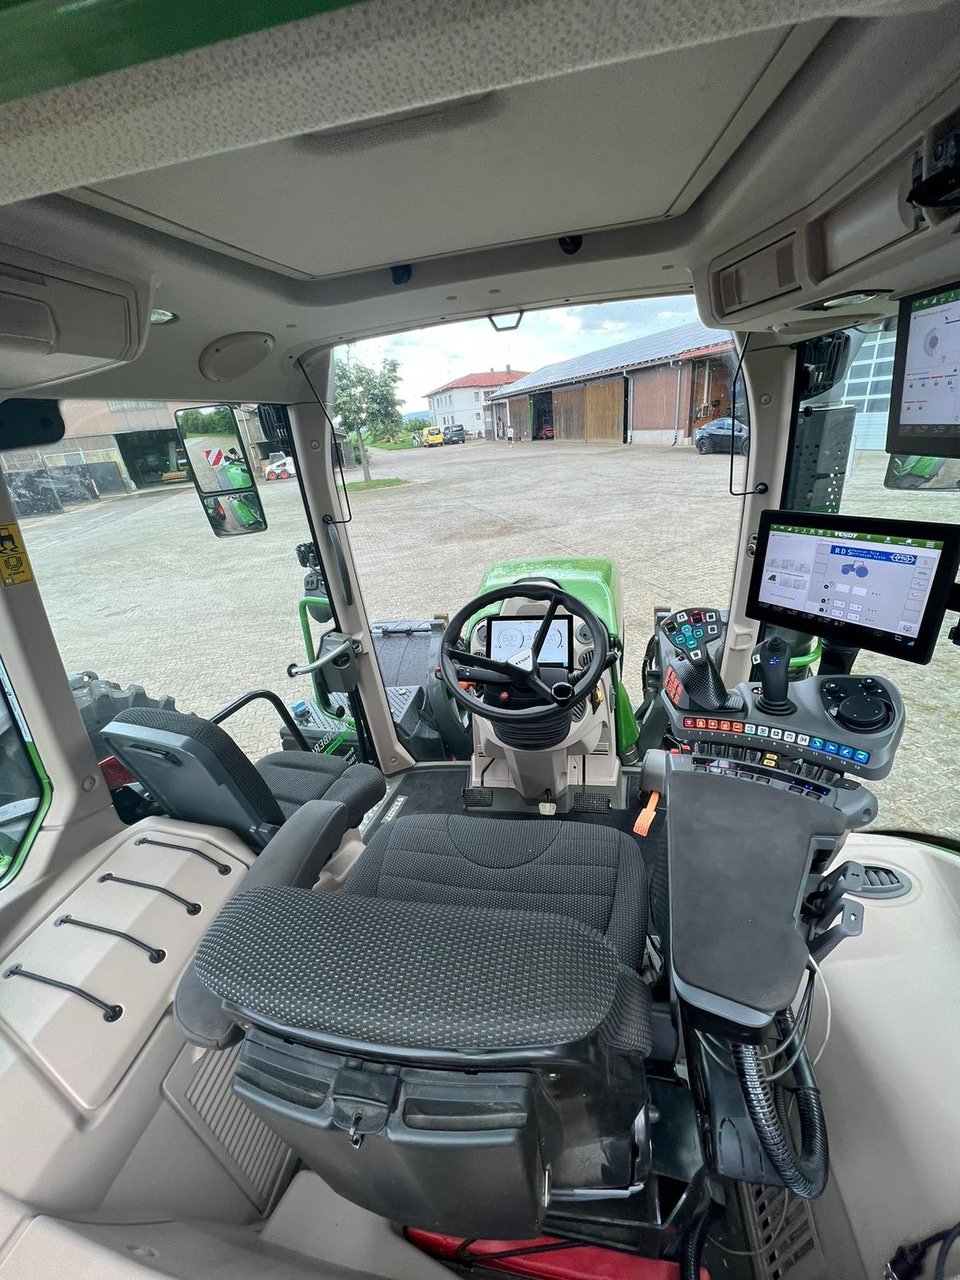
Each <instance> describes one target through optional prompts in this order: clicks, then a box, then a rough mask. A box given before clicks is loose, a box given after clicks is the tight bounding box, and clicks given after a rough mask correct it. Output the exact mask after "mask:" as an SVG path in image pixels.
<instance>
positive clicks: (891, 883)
mask: <svg viewBox="0 0 960 1280" xmlns="http://www.w3.org/2000/svg"><path fill="white" fill-rule="evenodd" d="M912 888H913V881H912V880H911V879H910V877H909V876H906V875H904V873H903V872H902V871H894V869H893V868H892V867H882V866H879V865H878V864H877V863H868V864H865V865H864V868H863V887H862V888H861V889H855V890H851V891H850V892H851V893H853V894H854V896H855V897H857V898H902V897H904V895H905V894H908V893H909V892H910V890H911V889H912Z"/></svg>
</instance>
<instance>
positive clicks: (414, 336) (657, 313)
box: [350, 297, 697, 413]
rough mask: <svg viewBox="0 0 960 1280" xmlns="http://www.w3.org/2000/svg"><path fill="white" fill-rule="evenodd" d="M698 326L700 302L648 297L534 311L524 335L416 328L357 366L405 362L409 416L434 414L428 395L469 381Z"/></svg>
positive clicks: (477, 324) (377, 343) (477, 326)
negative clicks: (476, 375)
mask: <svg viewBox="0 0 960 1280" xmlns="http://www.w3.org/2000/svg"><path fill="white" fill-rule="evenodd" d="M696 319H697V309H696V305H695V303H694V301H693V298H690V297H678V298H642V299H639V300H636V301H632V302H601V303H593V304H591V305H589V306H580V307H554V308H553V309H551V310H549V311H536V312H528V313H527V314H526V315H525V316H524V317H523V320H522V321H521V323H520V328H519V329H516V330H512V331H510V332H508V333H496V332H495V331H494V329H493V326H492V325H491V324H490V322H489V320H487V319H486V318H483V319H480V320H464V321H462V322H461V323H459V324H446V325H435V326H434V327H432V328H430V329H413V330H411V331H410V332H409V333H400V334H394V335H393V336H391V337H384V338H370V339H368V340H367V341H365V342H354V343H351V344H350V352H351V359H354V360H361V361H362V362H363V363H364V364H367V365H372V366H373V367H374V368H378V367H379V366H380V365H381V364H382V362H383V361H384V360H386V359H389V358H390V357H394V358H395V359H396V360H398V361H399V364H400V398H401V400H402V401H403V412H404V413H412V412H415V411H417V410H422V411H423V412H424V413H426V412H427V402H426V399H425V398H424V397H425V396H426V394H427V392H428V391H433V390H435V389H436V388H437V387H442V386H443V385H444V383H447V382H451V381H452V380H453V379H454V378H460V377H463V376H464V374H467V373H482V372H484V371H485V370H487V369H506V367H507V365H509V366H510V368H511V369H522V370H523V371H524V372H525V373H533V372H534V370H536V369H539V368H541V367H542V366H543V365H545V364H553V363H554V361H556V360H567V359H569V358H571V357H572V356H579V355H584V354H586V353H587V352H589V351H599V350H600V349H601V348H602V347H612V346H614V345H615V344H616V343H618V342H629V341H630V340H631V339H632V338H642V337H643V336H644V335H645V334H648V333H657V332H658V331H659V330H661V329H671V328H673V327H675V326H676V325H680V324H687V323H688V322H689V321H691V320H696Z"/></svg>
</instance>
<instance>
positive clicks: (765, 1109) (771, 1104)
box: [731, 1010, 829, 1200]
mask: <svg viewBox="0 0 960 1280" xmlns="http://www.w3.org/2000/svg"><path fill="white" fill-rule="evenodd" d="M776 1022H777V1030H778V1031H779V1032H780V1034H781V1035H782V1036H783V1037H786V1036H787V1035H788V1034H789V1033H790V1032H791V1031H793V1029H794V1025H795V1024H794V1019H793V1014H792V1013H791V1012H790V1011H789V1010H784V1011H783V1012H782V1013H778V1014H777V1018H776ZM731 1052H732V1055H733V1063H734V1068H735V1070H736V1073H737V1078H738V1080H739V1081H740V1089H741V1091H742V1093H743V1100H744V1103H745V1104H746V1108H747V1113H748V1114H749V1116H750V1119H751V1121H752V1122H753V1127H754V1130H755V1132H756V1135H757V1139H758V1140H759V1142H760V1145H761V1147H762V1148H763V1150H764V1152H765V1154H766V1156H767V1158H768V1159H769V1161H770V1163H771V1164H772V1165H773V1167H774V1169H776V1171H777V1173H778V1174H779V1176H780V1179H781V1181H782V1182H783V1185H784V1186H785V1187H789V1188H790V1190H791V1191H793V1192H794V1193H795V1194H796V1195H798V1196H800V1197H801V1198H802V1199H804V1200H814V1199H816V1197H817V1196H819V1195H821V1194H822V1193H823V1190H824V1188H825V1187H826V1185H827V1177H828V1174H829V1154H828V1146H827V1128H826V1123H825V1121H824V1117H823V1107H822V1105H821V1102H820V1090H819V1089H818V1088H817V1083H816V1080H815V1079H814V1075H813V1069H812V1067H811V1066H810V1059H809V1058H808V1057H807V1054H806V1051H805V1049H803V1048H801V1050H800V1051H799V1052H798V1054H797V1055H796V1057H795V1059H794V1060H793V1061H792V1063H791V1069H792V1071H793V1075H794V1079H795V1080H796V1089H795V1090H794V1095H795V1098H796V1104H797V1115H798V1118H799V1123H800V1144H799V1149H797V1147H796V1145H795V1144H794V1140H793V1136H792V1134H791V1132H790V1128H789V1124H788V1123H787V1120H786V1109H785V1103H784V1091H783V1090H782V1089H779V1088H777V1086H776V1085H775V1084H774V1083H773V1082H772V1081H771V1080H770V1078H769V1077H768V1076H767V1073H766V1071H765V1069H764V1065H763V1062H762V1061H761V1059H760V1054H759V1050H758V1049H757V1047H756V1046H755V1045H750V1044H743V1043H739V1044H733V1045H732V1046H731Z"/></svg>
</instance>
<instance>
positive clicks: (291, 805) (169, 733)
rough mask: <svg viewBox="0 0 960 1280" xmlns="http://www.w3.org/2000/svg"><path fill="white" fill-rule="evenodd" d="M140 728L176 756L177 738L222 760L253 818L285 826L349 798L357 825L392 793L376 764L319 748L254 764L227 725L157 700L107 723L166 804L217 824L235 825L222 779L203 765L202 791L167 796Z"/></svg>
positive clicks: (111, 736) (131, 765) (121, 753)
mask: <svg viewBox="0 0 960 1280" xmlns="http://www.w3.org/2000/svg"><path fill="white" fill-rule="evenodd" d="M134 728H135V729H142V730H146V731H147V732H148V733H149V734H150V735H152V736H151V738H150V741H151V742H153V743H155V744H156V743H157V742H158V741H159V742H161V743H162V744H163V745H164V747H165V749H167V751H168V754H169V755H170V756H171V757H172V756H175V755H176V751H177V739H181V740H185V741H186V742H187V743H197V744H199V746H200V747H201V748H202V749H203V751H204V753H206V758H207V760H208V761H211V763H215V766H216V768H217V770H218V771H219V773H220V775H221V779H222V781H223V782H224V784H225V785H227V786H228V788H229V790H230V792H232V793H233V794H235V795H236V796H238V797H239V798H240V800H241V802H242V805H243V807H244V812H245V813H246V814H247V815H248V816H249V818H250V819H251V820H253V821H255V822H258V823H265V824H267V825H268V826H269V827H278V826H280V825H282V823H283V822H284V821H285V820H286V819H287V818H289V817H291V816H292V815H293V814H294V813H295V812H296V811H297V809H299V808H300V806H301V805H304V804H308V803H309V802H310V801H311V800H330V801H332V802H334V803H336V804H342V805H343V806H344V808H345V809H346V811H347V817H348V820H349V824H350V826H351V827H356V826H359V824H360V822H361V821H362V819H363V817H364V814H366V813H367V811H368V810H369V809H371V808H372V807H373V806H374V805H375V804H376V803H377V801H378V800H381V799H382V798H383V796H384V795H385V793H386V786H387V784H386V780H385V779H384V776H383V774H382V773H381V772H380V771H379V769H375V768H373V766H372V765H367V764H353V765H351V764H349V763H348V761H346V760H344V759H343V758H342V757H339V756H325V755H319V754H317V753H316V752H312V751H310V752H307V751H278V752H274V753H273V754H272V755H269V756H266V757H264V759H263V760H261V761H260V763H259V764H258V765H254V763H253V761H251V760H249V759H248V758H247V756H246V755H244V753H243V752H242V751H241V750H240V748H239V747H238V746H237V744H236V743H235V742H234V740H233V739H232V738H231V737H230V735H229V734H228V733H227V731H226V730H225V729H223V728H221V726H220V725H218V724H214V722H213V721H212V720H205V719H203V717H202V716H195V715H191V714H188V713H186V712H182V711H165V710H161V709H159V708H154V707H135V708H131V709H130V710H126V711H121V712H120V713H119V714H118V715H117V716H116V718H115V719H114V720H113V721H112V722H111V724H109V725H107V726H106V728H105V729H104V730H103V735H104V738H105V740H106V741H107V742H108V743H109V745H110V747H111V749H112V750H113V751H114V752H115V754H116V755H117V756H118V757H119V758H120V759H121V760H122V761H123V763H124V764H125V765H126V766H127V768H128V769H129V770H130V771H131V773H133V774H134V775H135V776H136V777H137V778H138V779H139V780H140V781H141V782H142V783H143V785H144V786H145V787H146V788H147V790H148V791H151V792H152V793H153V794H154V795H156V796H157V798H158V800H159V801H160V802H161V804H165V806H166V809H167V812H168V813H169V814H170V816H171V817H173V818H183V819H185V820H186V821H192V822H213V823H216V822H217V821H218V819H219V821H221V822H225V823H226V825H228V826H229V825H232V824H231V821H230V819H229V818H228V817H227V815H226V814H225V812H224V808H223V805H222V803H221V801H220V798H219V794H218V789H217V786H215V785H211V783H210V780H209V778H208V777H207V775H206V773H204V772H203V769H202V768H201V769H200V770H199V771H198V772H196V773H195V777H196V778H197V787H196V788H195V789H194V790H195V794H191V795H187V796H184V795H182V794H180V793H179V792H176V793H175V794H176V795H177V796H178V799H177V800H176V801H174V800H173V799H172V798H171V797H172V794H174V793H170V792H168V794H166V795H165V788H164V784H163V776H162V774H157V772H156V768H155V762H152V761H151V758H150V756H149V755H146V756H145V755H143V754H142V753H138V752H136V751H131V745H132V742H133V744H135V739H136V735H135V734H132V733H131V731H132V729H134ZM114 730H116V732H115V731H114ZM158 735H159V737H158ZM177 772H184V770H178V771H177ZM221 794H222V793H221ZM245 823H246V819H245V820H244V822H241V823H240V824H239V828H238V834H240V835H244V834H245Z"/></svg>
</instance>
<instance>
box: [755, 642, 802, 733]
mask: <svg viewBox="0 0 960 1280" xmlns="http://www.w3.org/2000/svg"><path fill="white" fill-rule="evenodd" d="M751 661H752V662H753V665H754V667H755V668H757V671H758V674H759V676H760V695H759V697H758V698H757V701H756V706H757V710H758V711H764V712H766V714H767V715H768V716H789V715H793V713H794V712H795V711H796V709H797V708H796V707H795V706H794V705H793V703H792V702H791V701H790V699H789V698H788V697H787V684H788V681H789V678H790V646H789V645H788V644H787V642H786V640H784V639H783V637H782V636H771V637H770V639H769V640H764V641H762V642H761V643H760V644H758V645H757V647H756V648H755V649H754V651H753V657H752V659H751Z"/></svg>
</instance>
